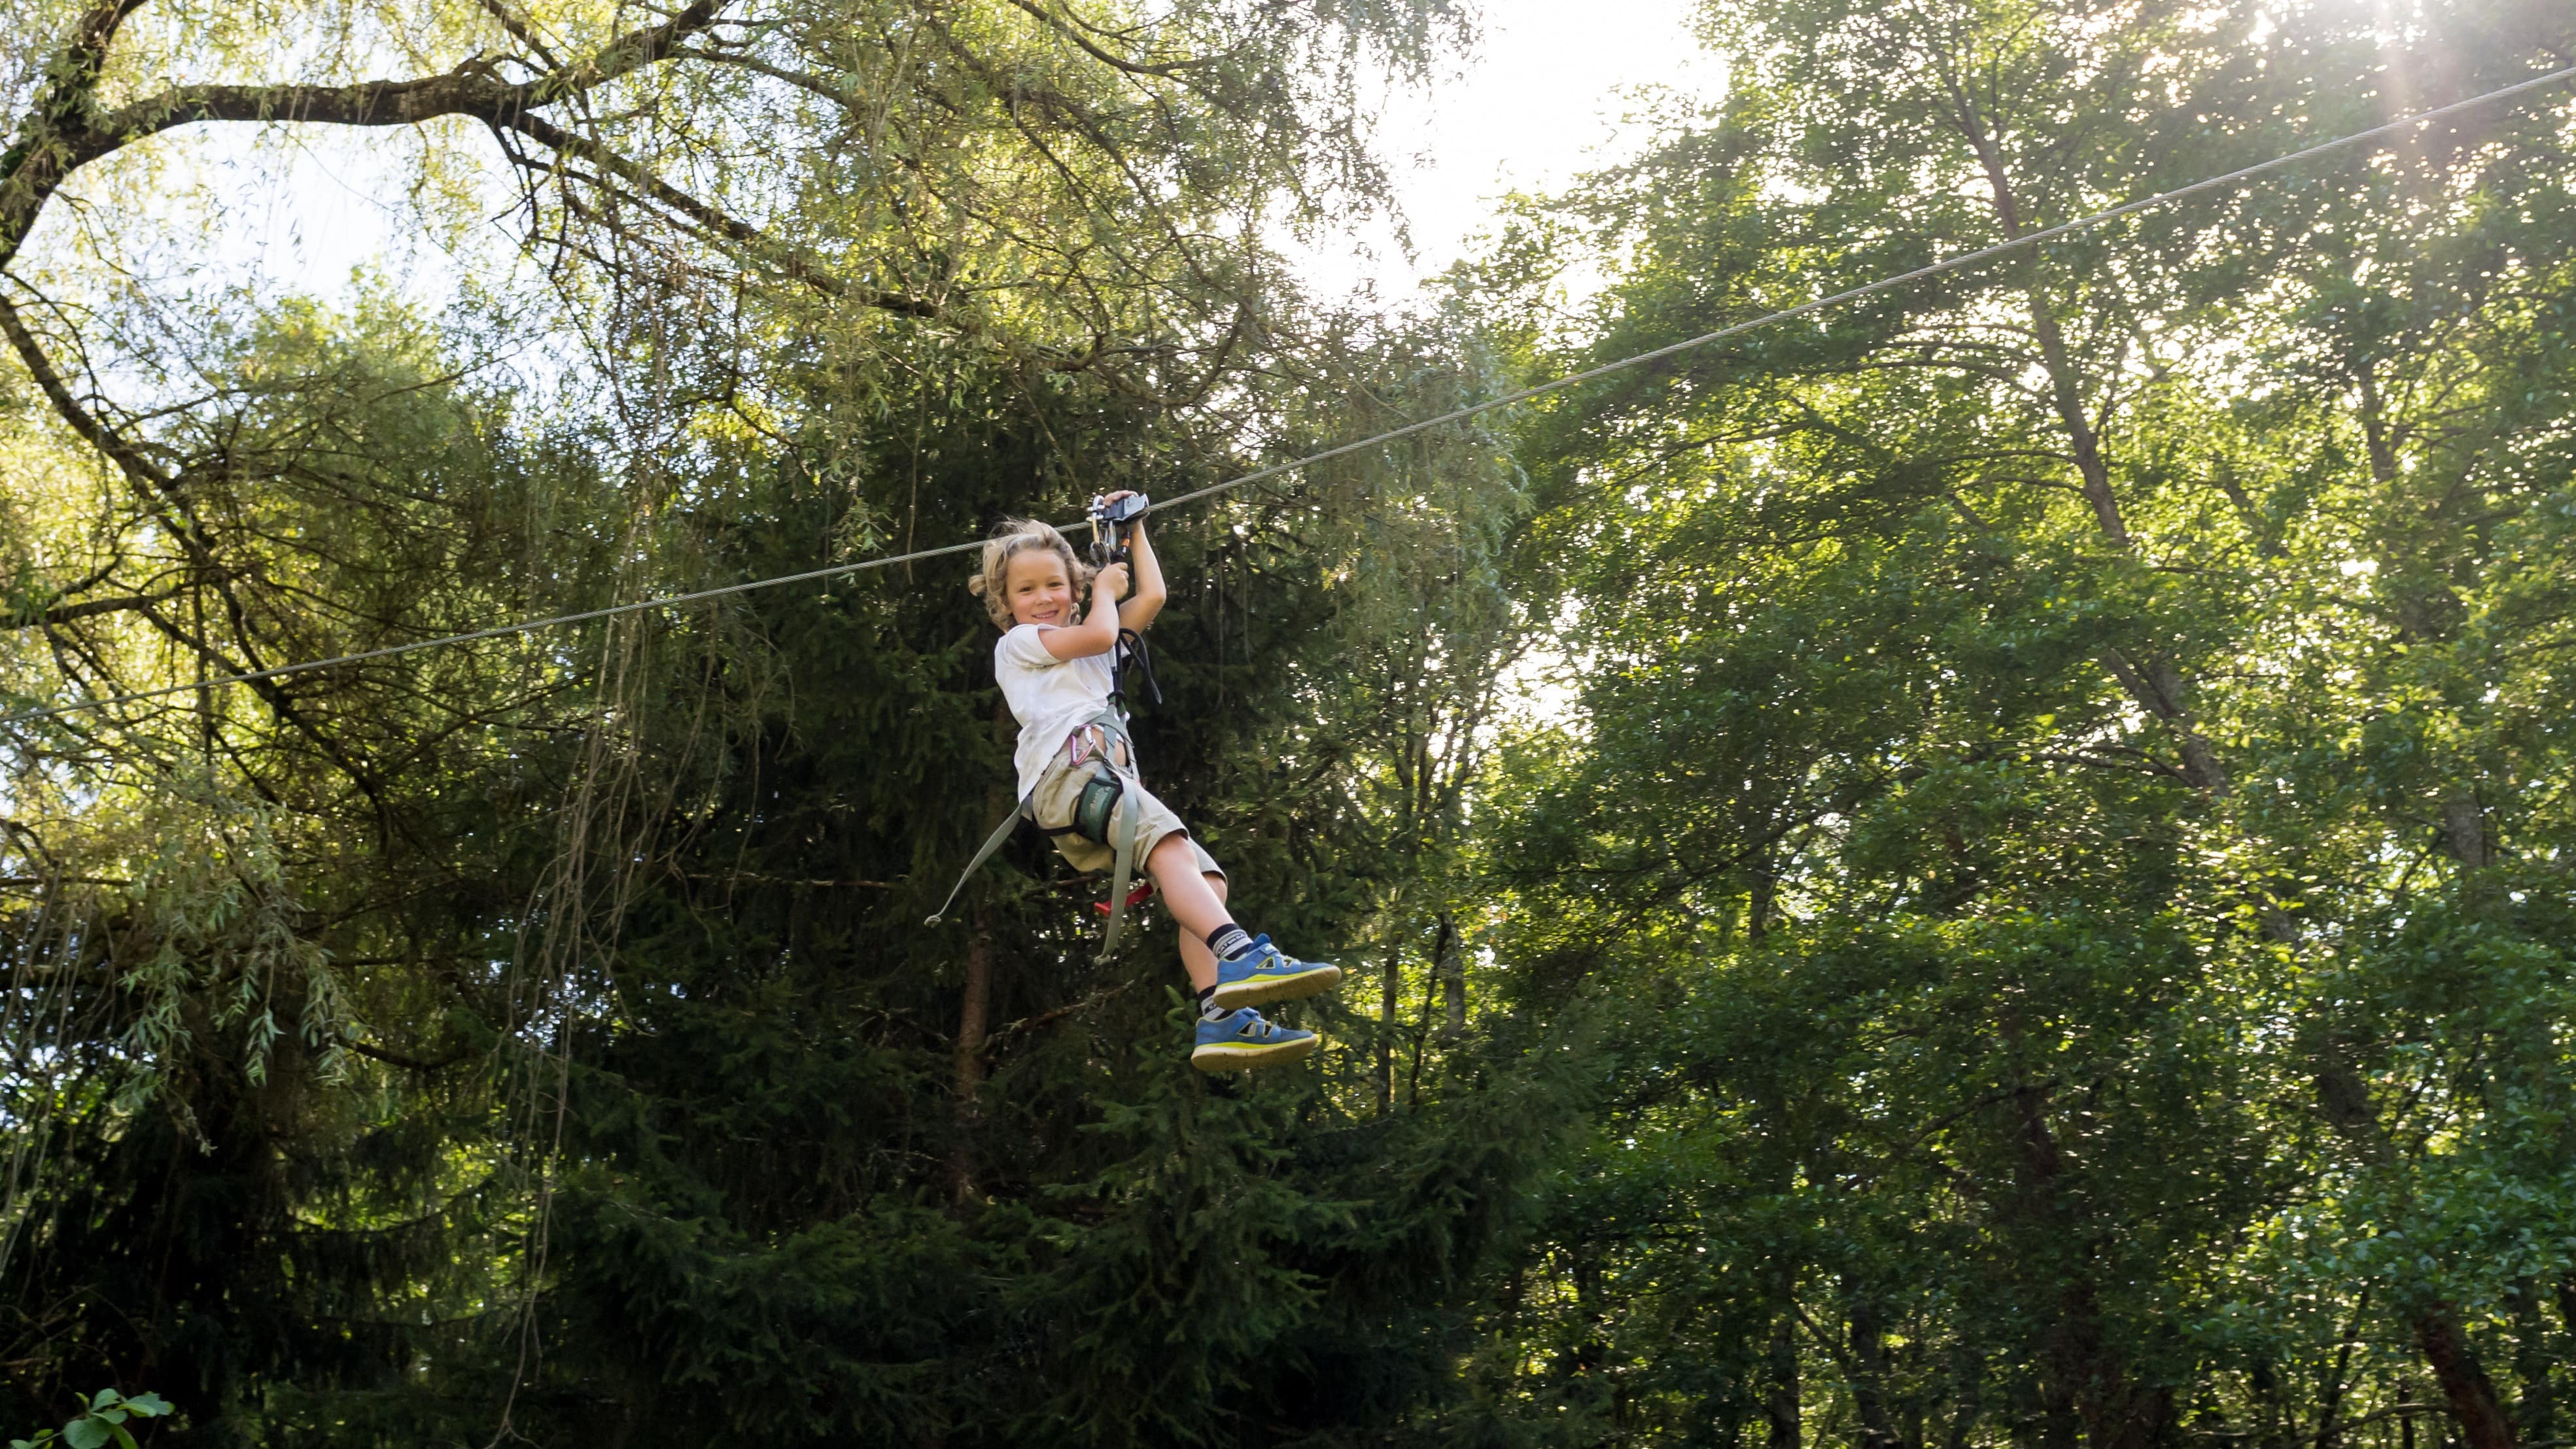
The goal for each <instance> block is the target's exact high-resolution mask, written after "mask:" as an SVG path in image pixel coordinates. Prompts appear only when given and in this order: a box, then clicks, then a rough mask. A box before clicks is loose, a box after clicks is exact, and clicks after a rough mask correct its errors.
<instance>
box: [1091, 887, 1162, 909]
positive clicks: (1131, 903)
mask: <svg viewBox="0 0 2576 1449" xmlns="http://www.w3.org/2000/svg"><path fill="white" fill-rule="evenodd" d="M1153 894H1154V883H1153V882H1152V881H1142V882H1139V883H1138V884H1137V886H1136V888H1135V889H1134V890H1132V891H1129V892H1128V893H1127V909H1129V910H1131V911H1132V910H1134V909H1136V908H1137V907H1138V906H1141V905H1143V904H1145V902H1146V900H1147V898H1149V897H1151V896H1152V895H1153ZM1091 908H1092V909H1093V910H1095V911H1098V912H1099V913H1100V914H1102V915H1104V916H1105V915H1108V914H1109V903H1108V902H1107V901H1093V902H1092V903H1091Z"/></svg>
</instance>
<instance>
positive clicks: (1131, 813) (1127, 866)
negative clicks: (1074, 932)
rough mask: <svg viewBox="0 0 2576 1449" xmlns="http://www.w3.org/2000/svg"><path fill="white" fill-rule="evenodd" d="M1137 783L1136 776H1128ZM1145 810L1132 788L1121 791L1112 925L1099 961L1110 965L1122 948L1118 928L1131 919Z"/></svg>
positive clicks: (1114, 820) (1113, 829) (1112, 828)
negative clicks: (1130, 888) (1130, 894)
mask: <svg viewBox="0 0 2576 1449" xmlns="http://www.w3.org/2000/svg"><path fill="white" fill-rule="evenodd" d="M1127 778H1128V781H1129V782H1130V783H1133V781H1134V779H1135V777H1134V776H1132V775H1131V776H1128V777H1127ZM1144 829H1145V811H1144V808H1143V807H1142V806H1140V805H1138V804H1137V803H1136V792H1135V791H1134V790H1132V789H1130V790H1121V791H1119V792H1118V812H1117V813H1116V814H1115V815H1113V816H1111V817H1110V823H1109V833H1110V835H1111V836H1112V837H1113V838H1115V839H1116V841H1117V847H1116V849H1117V852H1118V854H1117V860H1116V863H1115V864H1114V865H1112V866H1111V867H1110V885H1109V925H1108V926H1107V927H1106V928H1105V929H1103V930H1102V931H1101V933H1100V955H1099V957H1098V960H1099V961H1100V962H1101V964H1103V965H1106V964H1108V961H1109V953H1110V952H1112V951H1115V950H1117V949H1118V927H1119V926H1120V925H1121V924H1122V923H1124V922H1125V920H1126V919H1127V882H1128V881H1129V880H1130V879H1131V878H1132V877H1133V876H1134V875H1135V874H1136V837H1137V836H1138V835H1140V834H1142V833H1144Z"/></svg>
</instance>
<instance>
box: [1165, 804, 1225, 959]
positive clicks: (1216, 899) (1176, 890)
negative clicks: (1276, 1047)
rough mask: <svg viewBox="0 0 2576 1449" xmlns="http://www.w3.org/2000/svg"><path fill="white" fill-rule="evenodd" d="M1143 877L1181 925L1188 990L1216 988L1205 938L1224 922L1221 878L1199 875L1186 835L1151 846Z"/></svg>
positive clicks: (1223, 893) (1195, 856)
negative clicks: (1152, 886) (1152, 885)
mask: <svg viewBox="0 0 2576 1449" xmlns="http://www.w3.org/2000/svg"><path fill="white" fill-rule="evenodd" d="M1145 873H1146V874H1148V875H1150V876H1152V877H1153V878H1154V889H1156V890H1158V891H1161V892H1162V893H1163V909H1165V910H1167V911H1170V912H1171V913H1172V919H1173V920H1175V921H1178V922H1180V923H1181V965H1182V967H1183V968H1184V969H1186V970H1187V971H1188V972H1189V973H1190V987H1191V989H1192V990H1196V991H1205V990H1207V989H1208V988H1209V987H1211V986H1214V985H1215V984H1216V953H1215V952H1213V951H1210V950H1209V949H1208V945H1207V938H1208V934H1209V933H1210V932H1212V931H1214V930H1216V929H1217V928H1218V927H1219V926H1222V925H1224V924H1225V923H1226V921H1227V919H1228V917H1227V916H1226V913H1225V877H1224V876H1221V875H1201V874H1200V873H1199V859H1198V852H1196V851H1194V850H1192V849H1190V840H1189V837H1188V836H1186V835H1166V836H1164V837H1163V838H1162V839H1161V840H1158V841H1156V842H1154V850H1153V853H1152V854H1151V855H1148V856H1146V857H1145Z"/></svg>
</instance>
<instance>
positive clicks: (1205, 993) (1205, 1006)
mask: <svg viewBox="0 0 2576 1449" xmlns="http://www.w3.org/2000/svg"><path fill="white" fill-rule="evenodd" d="M1232 1015H1234V1013H1233V1012H1231V1011H1228V1010H1226V1009H1225V1008H1224V1007H1221V1006H1219V1005H1217V1004H1216V988H1215V987H1213V986H1205V987H1201V988H1200V989H1199V1016H1200V1017H1201V1018H1203V1019H1204V1020H1208V1021H1214V1020H1216V1019H1217V1018H1218V1017H1220V1016H1232Z"/></svg>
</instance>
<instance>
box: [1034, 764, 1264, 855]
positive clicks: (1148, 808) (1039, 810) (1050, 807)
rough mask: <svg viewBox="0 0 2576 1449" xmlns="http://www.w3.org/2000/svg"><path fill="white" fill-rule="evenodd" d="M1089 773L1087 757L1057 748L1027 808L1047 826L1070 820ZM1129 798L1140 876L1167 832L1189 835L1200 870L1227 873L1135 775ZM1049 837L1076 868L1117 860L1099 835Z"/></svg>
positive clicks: (1130, 778) (1068, 833)
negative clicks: (1073, 756) (1077, 760)
mask: <svg viewBox="0 0 2576 1449" xmlns="http://www.w3.org/2000/svg"><path fill="white" fill-rule="evenodd" d="M1090 779H1091V765H1090V763H1089V762H1088V761H1085V762H1084V763H1082V764H1080V765H1077V764H1075V763H1073V761H1072V759H1071V758H1070V756H1069V755H1068V754H1067V752H1065V751H1063V750H1058V751H1056V754H1055V758H1054V759H1052V760H1049V761H1048V762H1047V768H1046V773H1045V774H1043V775H1040V776H1038V787H1037V788H1036V789H1035V790H1032V791H1030V792H1029V812H1030V813H1031V814H1033V815H1035V816H1036V817H1037V821H1038V825H1039V826H1040V827H1041V828H1044V827H1048V826H1054V825H1063V824H1066V823H1068V822H1070V821H1071V820H1072V819H1073V807H1074V804H1075V802H1076V801H1078V800H1080V799H1081V798H1082V787H1083V786H1084V785H1085V784H1086V783H1088V782H1089V781H1090ZM1127 798H1128V799H1129V800H1133V801H1134V802H1135V807H1134V808H1135V809H1136V811H1137V828H1136V874H1137V876H1138V878H1139V879H1143V878H1145V874H1146V873H1145V858H1146V857H1147V856H1149V855H1152V854H1153V853H1154V847H1155V846H1157V845H1160V844H1162V842H1163V837H1164V836H1166V835H1177V836H1179V837H1181V838H1182V839H1183V840H1187V841H1189V843H1190V853H1191V854H1192V855H1195V856H1197V857H1198V862H1199V873H1200V874H1201V875H1213V876H1222V875H1224V874H1225V871H1224V869H1223V868H1222V867H1220V866H1218V864H1217V863H1216V859H1215V857H1213V856H1211V855H1209V854H1208V853H1207V848H1206V847H1205V846H1202V845H1200V844H1199V842H1198V839H1197V837H1195V836H1193V835H1191V834H1190V828H1189V827H1188V826H1186V825H1183V824H1182V823H1181V817H1180V816H1178V815H1175V814H1173V813H1172V807H1171V806H1169V805H1166V804H1164V803H1163V802H1162V801H1160V800H1157V799H1155V798H1154V792H1153V791H1151V790H1148V789H1146V788H1145V787H1144V785H1143V784H1142V783H1141V782H1139V781H1138V780H1137V779H1136V777H1135V776H1133V775H1130V776H1128V777H1127ZM1120 804H1121V805H1122V807H1123V806H1124V805H1125V804H1126V802H1125V801H1121V802H1120ZM1048 838H1049V839H1051V840H1053V841H1054V842H1055V848H1056V853H1057V854H1059V855H1061V856H1063V857H1064V858H1065V859H1066V860H1069V861H1071V862H1073V868H1074V869H1075V870H1078V871H1082V872H1084V873H1085V874H1089V873H1090V872H1093V871H1105V870H1108V869H1110V868H1111V867H1112V866H1114V865H1115V864H1117V861H1118V852H1117V851H1115V850H1113V849H1111V848H1110V847H1109V846H1106V845H1103V844H1101V843H1100V842H1099V841H1096V840H1085V839H1083V838H1082V837H1081V836H1079V835H1076V834H1074V833H1073V832H1072V831H1070V830H1068V831H1066V832H1065V833H1064V834H1062V835H1052V836H1049V837H1048Z"/></svg>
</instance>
